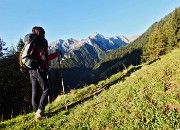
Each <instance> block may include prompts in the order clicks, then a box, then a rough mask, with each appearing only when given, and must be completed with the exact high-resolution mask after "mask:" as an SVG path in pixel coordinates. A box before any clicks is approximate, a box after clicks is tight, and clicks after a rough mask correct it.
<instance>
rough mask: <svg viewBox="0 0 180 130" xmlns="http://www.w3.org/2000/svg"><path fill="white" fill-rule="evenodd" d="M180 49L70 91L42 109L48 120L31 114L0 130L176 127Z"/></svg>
mask: <svg viewBox="0 0 180 130" xmlns="http://www.w3.org/2000/svg"><path fill="white" fill-rule="evenodd" d="M179 57H180V50H175V51H173V52H172V53H170V54H167V55H165V56H162V57H161V59H159V60H157V61H156V62H154V63H152V64H150V65H148V64H146V65H142V66H137V67H133V66H131V67H130V68H128V69H127V70H125V71H123V72H119V73H117V74H115V75H113V76H112V77H110V78H109V79H106V80H104V81H101V82H99V83H98V84H96V85H94V84H92V85H90V86H87V87H85V88H83V89H79V90H72V91H71V92H70V93H69V94H67V95H66V98H67V99H66V100H67V103H68V111H66V110H65V109H64V107H65V104H64V99H63V97H62V96H60V97H59V99H57V100H56V101H55V102H53V103H52V104H49V105H48V106H47V107H46V112H48V113H49V117H48V118H46V119H44V120H42V121H40V122H35V121H34V119H33V117H34V115H33V113H30V114H28V115H21V116H18V117H17V118H14V119H11V120H8V121H4V122H1V123H0V129H13V130H14V129H15V130H16V129H17V130H21V129H34V130H35V129H54V130H56V129H70V130H73V129H74V130H77V129H85V130H86V129H87V130H88V129H97V130H98V129H107V130H108V129H179V128H180V58H179Z"/></svg>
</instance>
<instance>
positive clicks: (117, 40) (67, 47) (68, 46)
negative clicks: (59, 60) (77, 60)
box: [49, 32, 138, 57]
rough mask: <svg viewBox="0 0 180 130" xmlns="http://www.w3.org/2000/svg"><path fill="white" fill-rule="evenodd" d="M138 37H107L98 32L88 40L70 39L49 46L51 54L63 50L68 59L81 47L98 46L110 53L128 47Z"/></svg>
mask: <svg viewBox="0 0 180 130" xmlns="http://www.w3.org/2000/svg"><path fill="white" fill-rule="evenodd" d="M137 37H138V36H130V37H125V36H114V37H110V38H109V37H106V36H103V35H101V34H99V33H97V32H94V33H93V34H92V35H90V36H89V37H88V38H86V39H82V40H80V41H78V40H76V39H74V38H70V39H66V40H62V39H58V40H56V41H54V42H52V43H51V44H50V46H49V52H50V53H52V52H54V50H55V49H59V50H61V52H62V53H63V54H65V56H66V57H67V55H68V54H74V50H78V49H79V48H80V47H82V46H84V45H86V44H88V45H90V46H92V47H93V48H95V46H96V45H97V46H98V47H99V48H101V49H102V50H103V51H110V50H115V49H117V48H119V47H120V46H126V45H127V44H128V43H130V42H132V41H134V40H135V39H136V38H137Z"/></svg>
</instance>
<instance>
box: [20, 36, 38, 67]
mask: <svg viewBox="0 0 180 130" xmlns="http://www.w3.org/2000/svg"><path fill="white" fill-rule="evenodd" d="M37 40H38V36H37V35H34V34H28V35H26V37H25V41H24V42H25V45H24V47H23V49H22V51H21V53H20V66H21V67H23V68H28V69H33V70H34V69H37V68H38V67H39V66H40V64H39V62H38V59H37V56H36V47H37V45H36V44H37Z"/></svg>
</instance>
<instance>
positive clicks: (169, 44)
mask: <svg viewBox="0 0 180 130" xmlns="http://www.w3.org/2000/svg"><path fill="white" fill-rule="evenodd" d="M179 47H180V7H178V8H176V9H175V10H174V11H173V12H171V13H169V14H168V15H167V16H165V17H164V18H162V19H161V20H160V21H158V22H155V23H154V24H153V25H152V26H150V27H149V28H148V29H147V31H146V32H144V33H143V34H142V35H141V36H139V37H138V38H137V39H136V40H135V41H134V42H132V43H131V44H129V45H128V46H125V47H121V48H118V49H117V50H115V51H112V52H111V53H109V54H108V55H106V56H105V58H103V59H101V60H100V61H99V63H97V64H96V66H95V72H96V73H97V75H102V76H103V77H108V76H110V75H112V74H113V73H116V72H117V71H121V70H122V69H124V66H126V67H128V66H130V65H139V64H141V63H144V62H147V61H153V60H155V59H158V58H159V56H161V55H164V54H166V53H168V52H169V51H171V50H173V49H174V48H179ZM97 77H99V76H97Z"/></svg>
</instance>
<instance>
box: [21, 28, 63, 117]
mask: <svg viewBox="0 0 180 130" xmlns="http://www.w3.org/2000/svg"><path fill="white" fill-rule="evenodd" d="M32 36H33V37H35V40H36V47H35V51H36V57H37V59H38V63H39V67H38V69H32V70H29V74H30V80H31V84H32V107H33V111H34V112H35V120H36V121H38V120H40V119H42V116H43V112H44V109H45V106H46V104H47V102H48V94H49V88H48V79H47V74H48V68H49V66H48V61H50V60H52V59H54V58H56V57H58V56H59V55H60V56H61V57H62V54H61V52H60V51H59V50H57V51H56V52H55V53H52V54H50V55H48V42H47V40H46V39H45V31H44V29H43V28H42V27H33V29H32V33H31V34H28V35H26V36H25V40H24V42H27V41H29V40H30V37H32ZM39 88H40V89H41V90H42V93H41V97H40V100H39V99H38V95H39V91H38V90H39Z"/></svg>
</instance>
